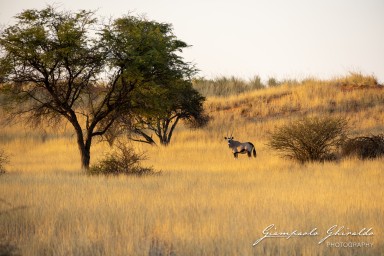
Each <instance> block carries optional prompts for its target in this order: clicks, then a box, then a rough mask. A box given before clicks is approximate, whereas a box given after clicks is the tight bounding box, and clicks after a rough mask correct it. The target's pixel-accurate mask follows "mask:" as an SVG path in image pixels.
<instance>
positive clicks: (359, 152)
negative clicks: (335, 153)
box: [342, 134, 384, 159]
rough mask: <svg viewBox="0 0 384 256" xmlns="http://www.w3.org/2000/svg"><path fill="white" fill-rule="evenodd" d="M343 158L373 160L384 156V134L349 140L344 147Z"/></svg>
mask: <svg viewBox="0 0 384 256" xmlns="http://www.w3.org/2000/svg"><path fill="white" fill-rule="evenodd" d="M342 155H343V156H357V157H358V158H360V159H373V158H377V157H380V156H383V155H384V134H380V135H371V136H362V137H356V138H352V139H348V140H347V141H346V142H345V143H344V144H343V146H342Z"/></svg>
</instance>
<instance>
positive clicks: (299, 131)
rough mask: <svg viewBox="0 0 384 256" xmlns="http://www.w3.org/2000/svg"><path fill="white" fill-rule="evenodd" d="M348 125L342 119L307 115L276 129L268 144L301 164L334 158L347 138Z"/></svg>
mask: <svg viewBox="0 0 384 256" xmlns="http://www.w3.org/2000/svg"><path fill="white" fill-rule="evenodd" d="M346 126H347V122H346V120H345V119H343V118H331V117H321V118H304V119H301V120H299V121H296V122H291V123H289V124H285V125H283V126H282V127H279V128H277V129H276V131H274V132H273V133H272V134H271V136H270V139H269V142H268V145H269V146H270V147H271V148H272V149H274V150H276V151H278V152H280V153H281V154H283V155H284V156H285V157H288V158H291V159H295V160H297V161H299V162H301V163H304V162H313V161H326V160H331V159H334V158H335V155H336V151H337V149H338V147H339V146H341V144H342V143H343V141H344V140H345V138H346Z"/></svg>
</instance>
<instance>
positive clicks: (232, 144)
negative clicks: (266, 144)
mask: <svg viewBox="0 0 384 256" xmlns="http://www.w3.org/2000/svg"><path fill="white" fill-rule="evenodd" d="M224 139H225V140H227V142H228V147H229V148H231V149H232V152H233V156H234V157H235V158H237V155H238V154H239V153H240V154H245V153H247V154H248V157H251V156H252V153H253V157H256V148H255V146H254V145H253V144H252V143H251V142H240V141H236V140H233V136H232V135H231V136H230V137H224Z"/></svg>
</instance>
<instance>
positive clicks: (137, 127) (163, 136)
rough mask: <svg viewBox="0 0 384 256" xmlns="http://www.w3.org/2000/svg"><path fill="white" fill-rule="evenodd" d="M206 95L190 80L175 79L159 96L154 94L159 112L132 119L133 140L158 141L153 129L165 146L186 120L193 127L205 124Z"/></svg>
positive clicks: (140, 115) (206, 120)
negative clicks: (153, 137) (182, 121)
mask: <svg viewBox="0 0 384 256" xmlns="http://www.w3.org/2000/svg"><path fill="white" fill-rule="evenodd" d="M204 100H205V98H204V97H203V96H201V95H200V93H198V92H197V91H196V90H195V89H194V88H193V87H192V84H191V83H189V82H184V81H182V82H175V83H174V84H172V85H171V86H170V87H168V88H165V90H164V91H160V93H159V94H158V95H157V97H152V101H154V103H153V104H154V105H155V106H157V107H156V111H146V112H145V113H142V114H139V115H136V116H135V117H134V118H130V119H128V120H129V121H133V122H134V124H133V129H130V130H131V131H133V134H134V135H136V136H138V139H136V138H135V137H133V138H132V139H133V140H138V141H142V142H146V143H150V144H154V143H155V142H154V140H153V139H152V136H150V135H149V133H150V132H153V133H154V134H155V135H156V137H157V138H158V139H159V142H160V144H161V145H164V146H167V145H168V144H169V143H170V142H171V138H172V135H173V132H174V130H175V128H176V126H177V124H178V123H179V121H181V120H184V121H186V122H187V124H189V125H190V126H192V127H201V126H204V125H205V124H206V123H207V122H208V117H207V116H206V115H205V114H204V111H203V102H204Z"/></svg>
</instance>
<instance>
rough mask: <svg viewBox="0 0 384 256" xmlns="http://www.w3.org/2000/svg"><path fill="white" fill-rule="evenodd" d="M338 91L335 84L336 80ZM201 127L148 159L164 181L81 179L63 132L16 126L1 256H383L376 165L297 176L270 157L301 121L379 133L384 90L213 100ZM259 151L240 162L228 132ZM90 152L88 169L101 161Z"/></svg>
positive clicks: (324, 167) (327, 89)
mask: <svg viewBox="0 0 384 256" xmlns="http://www.w3.org/2000/svg"><path fill="white" fill-rule="evenodd" d="M336 82H337V81H336ZM206 109H207V111H208V112H209V114H210V115H211V116H212V117H213V119H212V122H211V123H210V124H209V126H208V127H206V128H204V129H202V130H189V129H187V128H185V127H179V129H178V130H177V132H176V134H175V138H174V141H173V143H172V144H171V145H170V146H169V147H167V148H160V147H159V148H156V147H148V146H145V145H135V147H137V148H138V150H144V151H147V154H148V156H149V160H148V162H147V164H150V165H153V166H154V167H155V168H156V169H160V170H162V171H163V174H162V175H160V176H154V177H145V178H134V177H117V178H104V177H87V176H84V175H82V174H81V173H80V172H79V170H78V163H79V157H78V152H77V148H76V145H75V144H74V143H75V138H74V137H73V135H72V134H71V132H70V131H67V132H55V133H53V132H52V131H48V132H47V134H44V133H41V132H38V131H30V130H25V129H24V128H21V127H12V128H6V129H3V130H2V131H1V137H0V138H1V142H2V145H3V148H4V149H5V150H6V152H7V153H8V154H10V155H11V159H10V160H11V165H9V166H7V167H8V170H9V173H8V174H6V175H3V176H0V183H1V185H0V200H1V201H0V254H1V253H2V252H21V253H22V254H23V255H171V254H173V255H260V254H262V255H276V254H279V253H281V254H282V255H345V254H347V255H351V254H359V255H361V254H364V255H383V254H382V253H381V252H382V251H384V244H383V241H382V239H380V238H381V234H382V232H383V230H384V223H383V217H384V216H383V209H384V203H383V200H382V198H383V196H384V190H383V185H384V184H383V180H384V179H383V178H384V174H383V168H382V159H379V160H375V161H367V162H362V161H359V160H356V159H346V160H342V161H341V162H338V163H326V164H308V165H306V166H301V165H298V164H296V163H293V162H291V161H288V160H285V159H281V158H279V157H278V156H277V155H275V154H274V153H273V152H271V151H270V150H269V149H268V148H266V147H265V142H266V138H267V134H268V132H269V131H271V130H273V129H274V128H275V127H276V126H277V125H280V124H282V123H284V122H286V121H287V120H292V119H295V118H300V117H301V116H303V115H308V114H309V115H343V116H346V117H348V118H349V120H350V130H351V134H352V135H355V134H356V135H357V134H359V135H360V134H367V133H368V134H369V133H378V132H382V131H383V130H384V129H383V128H384V127H383V126H384V124H383V123H382V120H384V116H383V115H384V90H382V89H378V88H370V89H353V90H351V88H350V87H348V86H343V85H340V83H339V85H338V86H336V85H335V81H316V80H307V81H306V82H303V83H301V84H300V85H295V86H292V85H281V86H279V87H276V88H270V89H264V90H258V91H252V92H248V93H245V94H242V95H237V96H228V97H225V98H212V97H211V98H209V99H208V102H207V104H206ZM232 130H233V131H234V136H235V137H236V138H238V139H240V140H250V141H252V142H254V144H255V145H256V147H257V149H258V157H257V159H252V160H248V159H246V157H244V156H240V157H241V158H240V159H239V160H237V161H235V160H233V157H232V155H231V153H230V151H229V149H228V148H227V146H226V143H225V141H224V139H223V137H224V136H225V135H227V133H228V132H231V131H232ZM107 150H108V147H107V146H106V145H104V144H102V143H101V144H95V145H94V148H93V155H92V156H93V160H94V161H95V160H97V159H98V158H99V157H101V156H102V154H103V152H105V151H107ZM272 223H273V224H275V225H276V227H278V231H292V230H294V229H299V230H302V231H310V229H312V228H315V227H317V228H318V230H319V233H320V234H319V236H318V237H315V238H308V237H307V238H301V239H300V238H292V239H290V240H288V241H287V240H282V239H273V240H272V239H270V240H265V241H263V242H262V243H261V244H260V245H258V246H256V247H252V243H253V242H254V241H255V240H256V239H258V238H260V237H261V236H262V234H261V232H262V230H263V229H264V228H265V227H267V226H268V225H270V224H272ZM335 224H337V225H345V226H346V227H349V228H351V229H352V230H354V229H361V228H364V227H367V228H370V227H373V229H374V232H375V235H374V236H373V237H368V238H364V237H362V238H361V237H360V238H357V239H351V238H340V239H339V238H333V239H330V240H329V241H332V242H338V241H361V240H362V241H365V242H373V243H374V247H373V248H366V249H361V248H343V249H336V248H329V247H327V246H326V244H323V245H318V244H317V242H318V240H320V239H321V238H322V237H323V236H324V235H325V232H326V230H327V229H328V228H329V227H330V226H332V225H335Z"/></svg>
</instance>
